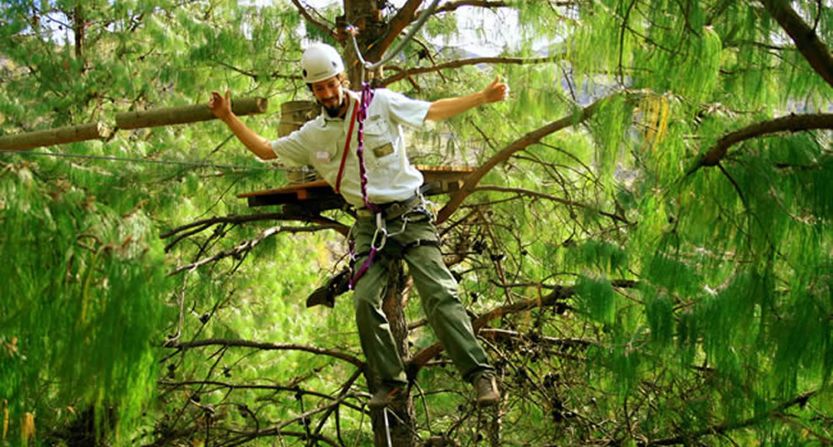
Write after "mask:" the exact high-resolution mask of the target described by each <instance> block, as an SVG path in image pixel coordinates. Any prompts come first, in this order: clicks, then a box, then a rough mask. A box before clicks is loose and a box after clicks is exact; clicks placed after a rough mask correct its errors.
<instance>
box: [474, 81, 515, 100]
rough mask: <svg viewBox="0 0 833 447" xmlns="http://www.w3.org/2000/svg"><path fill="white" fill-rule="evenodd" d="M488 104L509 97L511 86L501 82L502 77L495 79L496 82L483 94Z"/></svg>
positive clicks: (485, 89)
mask: <svg viewBox="0 0 833 447" xmlns="http://www.w3.org/2000/svg"><path fill="white" fill-rule="evenodd" d="M481 93H482V94H483V99H484V100H485V101H486V104H488V103H490V102H498V101H503V100H505V99H506V98H508V97H509V86H508V85H506V83H504V82H501V80H500V76H497V77H495V80H494V81H492V83H491V84H489V85H487V86H486V88H484V89H483V91H482V92H481Z"/></svg>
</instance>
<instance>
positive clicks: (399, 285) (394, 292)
mask: <svg viewBox="0 0 833 447" xmlns="http://www.w3.org/2000/svg"><path fill="white" fill-rule="evenodd" d="M344 14H345V17H344V20H345V21H346V23H347V24H350V25H353V26H355V27H356V28H357V30H358V35H357V36H356V41H357V43H358V47H359V51H361V52H362V54H368V47H369V45H370V43H372V42H376V41H377V40H378V39H379V38H380V37H382V36H383V35H384V33H385V30H386V26H385V22H384V21H383V18H382V11H381V10H380V9H379V2H377V1H375V0H374V1H367V0H344ZM384 52H385V49H384V48H378V49H375V51H374V53H375V54H384ZM343 55H344V61H345V65H346V66H345V70H346V71H347V75H348V77H349V79H350V84H351V89H353V90H360V89H361V83H362V81H369V80H370V77H371V75H370V74H365V76H362V65H361V62H360V60H359V58H358V57H357V55H356V53H355V51H354V49H353V43H352V41H351V39H350V38H349V36H348V37H347V40H346V41H345V42H344V51H343ZM376 60H378V59H377V58H373V60H370V61H369V62H374V61H376ZM404 288H405V274H404V271H403V268H402V264H401V263H396V264H395V266H392V267H391V272H390V274H389V277H388V284H387V288H386V290H385V299H384V301H383V303H382V308H383V310H384V312H385V315H386V316H387V318H388V323H389V324H390V328H391V332H392V333H393V338H394V340H395V341H396V346H397V349H398V350H399V355H400V356H401V357H402V360H403V361H406V362H407V359H408V357H409V353H408V323H407V321H406V320H405V313H404V310H403V308H404V301H405V300H404V293H403V292H404ZM367 379H368V380H367V383H368V384H371V387H372V388H373V389H375V387H376V386H378V384H379V378H378V377H367ZM391 413H393V414H395V416H393V415H392V414H391ZM372 419H373V439H374V444H375V445H376V446H388V445H389V444H388V434H390V445H391V446H396V447H411V446H416V443H417V438H416V436H415V435H414V434H415V433H416V427H415V421H414V404H413V399H412V398H411V393H410V390H408V391H407V392H405V393H403V395H402V397H401V399H398V400H397V401H396V402H395V403H394V405H392V407H391V408H389V409H388V417H387V427H386V426H385V418H384V414H383V413H382V412H381V411H375V412H374V413H373V415H372Z"/></svg>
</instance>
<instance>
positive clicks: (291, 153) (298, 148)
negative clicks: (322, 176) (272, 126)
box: [271, 127, 311, 167]
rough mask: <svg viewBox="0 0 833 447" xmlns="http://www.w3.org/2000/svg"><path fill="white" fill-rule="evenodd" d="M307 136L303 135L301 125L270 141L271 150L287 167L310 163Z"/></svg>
mask: <svg viewBox="0 0 833 447" xmlns="http://www.w3.org/2000/svg"><path fill="white" fill-rule="evenodd" d="M306 140H308V138H305V136H304V128H303V127H302V128H301V129H299V130H296V131H295V132H292V133H291V134H289V135H287V136H285V137H281V138H278V139H277V140H274V141H272V144H271V146H272V152H274V153H275V155H276V156H277V159H278V162H279V163H280V164H282V165H284V166H287V167H299V166H306V165H309V164H310V160H309V147H311V146H310V144H309V142H308V141H306Z"/></svg>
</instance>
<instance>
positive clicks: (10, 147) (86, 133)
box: [0, 122, 110, 152]
mask: <svg viewBox="0 0 833 447" xmlns="http://www.w3.org/2000/svg"><path fill="white" fill-rule="evenodd" d="M109 135H110V130H109V129H108V128H107V126H106V125H104V124H103V123H100V122H99V123H87V124H80V125H78V126H67V127H59V128H57V129H48V130H39V131H36V132H27V133H23V134H18V135H9V136H5V137H0V151H6V152H13V151H25V150H29V149H33V148H36V147H41V146H54V145H56V144H66V143H75V142H78V141H86V140H96V139H104V138H107V137H108V136H109Z"/></svg>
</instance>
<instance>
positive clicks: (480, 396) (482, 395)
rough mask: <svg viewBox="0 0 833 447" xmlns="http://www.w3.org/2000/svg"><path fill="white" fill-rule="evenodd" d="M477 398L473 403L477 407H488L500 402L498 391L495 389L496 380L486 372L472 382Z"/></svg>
mask: <svg viewBox="0 0 833 447" xmlns="http://www.w3.org/2000/svg"><path fill="white" fill-rule="evenodd" d="M472 385H473V386H474V391H475V393H477V397H475V398H474V403H476V404H477V406H478V407H490V406H492V405H497V404H498V402H500V391H498V389H497V378H496V377H495V375H494V374H492V373H490V372H486V373H483V374H480V375H479V376H477V378H476V379H474V382H472Z"/></svg>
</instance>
